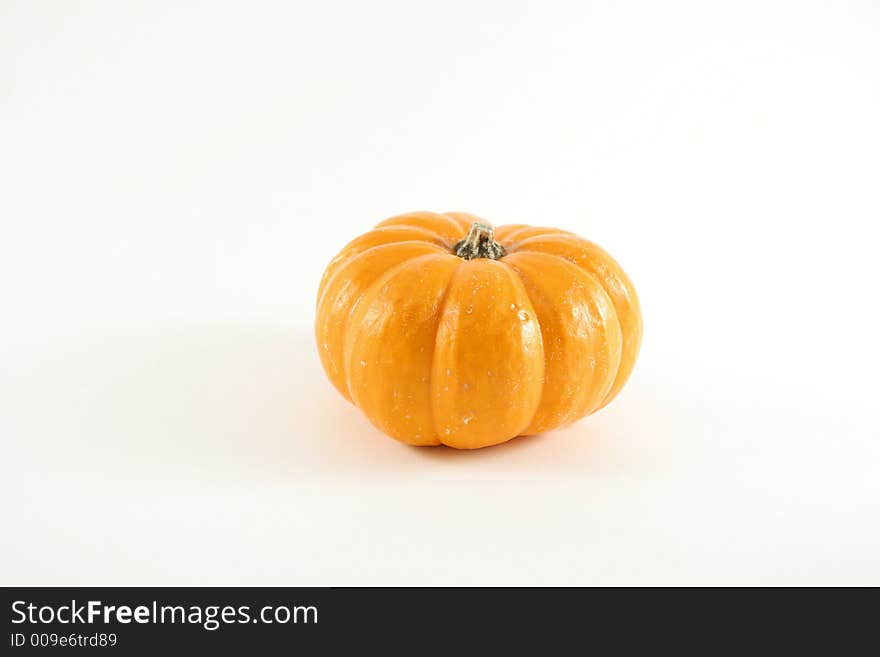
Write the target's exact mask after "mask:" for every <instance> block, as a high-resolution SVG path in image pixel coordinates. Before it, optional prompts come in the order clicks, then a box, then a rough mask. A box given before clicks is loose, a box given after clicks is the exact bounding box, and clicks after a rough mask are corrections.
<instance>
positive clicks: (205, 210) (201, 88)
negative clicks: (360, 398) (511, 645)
mask: <svg viewBox="0 0 880 657" xmlns="http://www.w3.org/2000/svg"><path fill="white" fill-rule="evenodd" d="M416 209H428V210H435V211H444V210H461V211H468V212H473V213H476V214H478V215H481V216H483V217H485V218H486V219H488V220H490V221H492V222H494V223H496V224H501V223H510V222H517V223H520V222H521V223H534V224H544V225H554V226H558V227H562V228H566V229H569V230H572V231H574V232H577V233H580V234H582V235H583V236H585V237H587V238H589V239H592V240H594V241H596V242H598V243H599V244H601V245H602V246H604V247H605V248H606V249H607V250H609V251H610V252H611V253H612V254H613V255H614V256H615V257H616V258H617V259H618V260H619V261H620V262H621V263H622V264H623V266H624V267H625V269H626V270H627V271H628V273H629V274H630V275H631V277H632V278H633V280H634V281H635V283H636V286H637V289H638V291H639V293H640V295H641V299H642V303H643V310H644V316H645V340H644V343H643V348H642V353H641V357H640V360H639V362H638V364H637V366H636V369H635V372H634V374H633V377H632V379H631V380H630V383H629V384H628V385H627V387H626V388H625V389H624V391H623V393H622V394H621V395H620V397H618V399H617V400H616V401H615V403H614V404H612V405H611V406H610V407H608V408H607V409H605V410H604V411H602V412H600V413H599V414H597V415H595V416H593V417H591V418H588V419H586V420H584V421H581V422H580V423H578V424H576V425H574V426H572V427H570V428H568V429H565V430H562V431H557V432H554V433H550V434H547V435H544V436H540V437H535V438H526V439H518V440H514V441H512V442H510V443H508V444H506V445H504V446H501V447H496V448H490V449H485V450H480V451H477V452H456V451H454V450H450V449H445V448H437V449H416V448H410V447H407V446H404V445H401V444H398V443H396V442H394V441H392V440H390V439H388V438H386V437H384V436H383V435H381V434H380V433H378V432H377V431H376V430H374V429H373V428H372V427H371V426H370V425H369V424H368V422H367V421H366V420H365V419H364V418H363V417H362V416H361V415H360V413H359V412H358V411H357V410H356V409H355V408H354V407H352V406H350V405H349V404H348V403H347V402H345V401H344V400H343V399H342V398H341V397H340V396H339V395H338V394H337V393H336V392H335V391H334V390H333V389H332V387H331V386H330V384H329V383H328V382H327V380H326V378H325V377H324V374H323V371H322V370H321V368H320V364H319V362H318V358H317V354H316V350H315V347H314V344H313V338H312V333H311V331H312V322H313V319H314V301H315V296H316V291H317V285H318V281H319V279H320V276H321V273H322V271H323V269H324V266H325V265H326V263H327V261H328V260H329V259H330V258H331V257H332V256H333V255H334V254H335V253H336V251H338V250H339V249H340V248H341V247H342V246H343V245H344V244H345V243H346V242H347V241H348V240H350V239H351V238H353V237H355V236H356V235H357V234H359V233H361V232H364V231H365V230H367V229H369V228H370V227H371V226H372V225H373V224H374V223H376V222H377V221H379V220H381V219H383V218H386V217H388V216H391V215H394V214H397V213H400V212H404V211H409V210H416ZM878 225H880V5H878V3H876V2H872V1H871V0H865V1H864V2H841V1H838V0H834V1H831V0H829V1H827V2H802V1H794V0H793V1H791V2H784V1H768V0H759V1H754V2H725V3H720V2H701V1H697V0H694V1H693V2H685V1H673V2H662V3H660V2H647V1H646V2H619V1H615V2H611V1H609V2H594V3H587V2H550V1H547V0H541V1H537V2H520V1H510V0H506V1H503V2H501V1H498V2H490V1H475V0H466V1H462V2H458V1H450V0H445V1H444V2H435V3H423V2H391V1H387V0H386V1H382V2H377V1H373V2H355V1H354V0H352V1H349V2H340V1H332V0H331V1H327V2H318V1H313V2H305V1H303V0H299V1H295V2H277V3H265V2H239V3H217V2H204V3H194V2H183V3H181V2H168V3H161V2H155V1H144V2H124V3H120V2H111V1H107V2H76V3H73V2H60V1H59V2H24V1H22V2H12V1H10V0H4V1H3V2H2V3H0V281H2V285H0V309H2V310H0V440H2V458H0V496H2V498H0V499H2V502H0V504H2V508H0V527H2V529H0V583H3V584H74V583H76V584H261V585H268V584H278V585H282V584H283V585H296V584H301V585H326V584H880V556H878V555H880V476H878V472H880V421H878V411H880V404H878V391H880V390H878V385H877V372H878V367H880V362H878V360H880V359H878V347H877V334H878V329H880V326H878V319H880V313H878V293H877V284H878V281H880V266H878V264H877V261H878V255H877V254H878V248H880V243H878V239H880V232H878V228H877V227H878Z"/></svg>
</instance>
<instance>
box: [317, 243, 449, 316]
mask: <svg viewBox="0 0 880 657" xmlns="http://www.w3.org/2000/svg"><path fill="white" fill-rule="evenodd" d="M395 227H396V226H395ZM409 243H414V244H426V245H428V246H433V247H435V248H436V249H437V251H438V252H439V253H448V251H447V250H446V249H445V248H443V246H441V245H439V244H436V243H434V242H429V241H427V240H400V241H399V242H385V243H384V244H376V245H375V246H371V247H369V248H367V249H364V250H363V251H357V252H356V253H353V254H351V257H347V258H344V259H342V260H341V261H340V262H339V268H338V269H337V270H336V271H334V272H333V273H332V274H331V275H330V276H329V277H328V278H327V280H326V281H324V282H323V283H322V284H321V287H320V288H319V291H318V304H317V306H318V307H320V306H321V303H322V302H323V301H324V296H325V295H326V293H327V290H328V289H329V288H330V284H331V283H332V282H333V281H334V280H335V279H336V277H337V276H339V274H340V273H341V272H343V271H345V269H346V267H349V266H350V265H351V264H352V263H353V262H354V261H355V260H357V259H359V258H361V257H363V256H364V255H366V254H368V253H373V252H375V251H376V250H377V249H383V248H387V247H391V246H396V245H398V244H409ZM383 274H384V272H383Z"/></svg>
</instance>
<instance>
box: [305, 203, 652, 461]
mask: <svg viewBox="0 0 880 657" xmlns="http://www.w3.org/2000/svg"><path fill="white" fill-rule="evenodd" d="M315 335H316V339H317V343H318V351H319V352H320V355H321V362H322V363H323V365H324V369H325V370H326V372H327V375H328V377H329V378H330V380H331V381H332V382H333V385H335V386H336V388H337V389H338V390H339V392H341V393H342V394H343V395H344V396H345V397H346V398H347V399H349V400H350V401H352V402H353V403H354V404H356V405H357V406H358V407H360V409H361V410H362V411H363V412H364V413H365V414H366V415H367V417H368V418H369V419H370V421H371V422H372V423H373V424H374V425H376V426H377V427H378V428H379V429H381V430H382V431H384V432H385V433H387V434H388V435H389V436H391V437H393V438H396V439H397V440H400V441H403V442H405V443H409V444H412V445H439V444H445V445H449V446H451V447H457V448H464V449H471V448H477V447H486V446H488V445H495V444H498V443H503V442H505V441H507V440H510V439H511V438H513V437H515V436H518V435H529V434H536V433H540V432H543V431H547V430H549V429H553V428H556V427H559V426H563V425H566V424H569V423H571V422H574V421H575V420H578V419H580V418H582V417H584V416H586V415H589V414H590V413H593V412H594V411H596V410H598V409H600V408H602V407H603V406H604V405H606V404H607V403H608V402H610V401H611V400H612V399H613V398H614V397H615V395H617V393H618V392H620V389H621V387H622V386H623V384H624V383H625V382H626V380H627V378H628V377H629V375H630V372H631V371H632V369H633V365H634V363H635V360H636V355H637V353H638V351H639V343H640V341H641V337H642V317H641V312H640V310H639V302H638V298H637V297H636V293H635V290H634V289H633V285H632V283H631V282H630V280H629V278H628V277H627V275H626V274H625V273H624V272H623V270H622V269H621V268H620V266H619V265H618V264H617V263H616V262H615V261H614V260H613V259H612V258H611V256H609V255H608V254H607V253H605V251H603V250H602V249H600V248H599V247H598V246H596V245H595V244H593V243H592V242H588V241H587V240H585V239H583V238H580V237H578V236H577V235H574V234H572V233H568V232H566V231H563V230H558V229H556V228H539V227H533V226H525V225H518V224H517V225H514V224H511V225H507V226H499V227H498V228H497V229H493V228H492V227H491V226H490V225H489V224H487V223H486V222H484V221H483V220H482V219H479V218H478V217H475V216H473V215H468V214H464V213H458V212H448V213H445V214H435V213H432V212H413V213H409V214H403V215H400V216H397V217H392V218H391V219H387V220H385V221H383V222H381V223H379V224H378V225H377V226H376V228H375V229H373V230H371V231H370V232H368V233H365V234H364V235H361V236H360V237H358V238H357V239H355V240H353V241H352V242H350V243H349V244H348V245H347V246H346V247H345V248H344V249H342V251H341V252H340V253H339V254H338V255H337V256H336V257H335V258H334V259H333V260H332V261H331V262H330V264H329V266H328V267H327V270H326V272H325V273H324V277H323V280H322V281H321V286H320V290H319V292H318V306H317V317H316V325H315Z"/></svg>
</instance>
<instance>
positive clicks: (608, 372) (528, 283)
mask: <svg viewBox="0 0 880 657" xmlns="http://www.w3.org/2000/svg"><path fill="white" fill-rule="evenodd" d="M523 258H525V260H523ZM542 261H544V262H543V263H542ZM548 262H549V263H556V265H555V266H557V267H559V268H560V269H559V271H560V272H568V273H570V274H571V276H572V281H573V282H574V283H575V284H577V278H578V277H584V278H586V279H589V280H590V281H592V283H593V285H594V288H595V289H594V290H593V292H592V293H590V292H588V291H587V292H585V293H584V296H583V297H582V302H583V303H585V304H586V305H588V306H594V305H597V306H600V307H602V306H604V307H605V309H606V315H600V319H601V323H602V324H605V325H608V324H609V323H613V325H614V326H615V327H616V328H615V329H611V332H612V333H614V332H615V331H616V333H617V335H618V336H620V337H619V345H618V349H617V352H616V355H615V353H613V352H612V351H611V350H610V348H609V347H608V345H607V341H608V338H609V336H608V330H603V331H602V333H603V336H602V338H601V340H602V341H604V342H605V343H606V344H605V345H602V344H601V342H598V341H597V342H596V343H592V344H591V350H590V358H593V357H596V356H600V355H607V356H609V357H610V360H608V361H607V362H608V365H607V368H606V369H605V371H604V372H603V373H601V374H600V375H599V376H600V378H598V379H593V380H591V381H590V383H591V386H593V387H595V386H597V385H598V386H599V390H600V391H601V396H600V397H598V398H596V396H595V395H589V396H587V397H585V398H583V399H581V400H580V402H578V403H577V404H576V405H572V402H569V408H567V409H566V410H565V412H564V413H563V414H562V415H559V414H558V413H559V409H556V413H555V414H554V415H555V420H551V419H550V418H551V417H553V416H548V417H544V418H542V420H543V421H542V423H541V428H540V429H538V430H535V421H536V419H537V418H538V417H539V416H540V415H541V414H544V415H546V414H547V413H548V412H549V408H548V407H545V406H544V404H545V402H546V403H547V404H552V403H555V404H558V403H559V400H558V399H557V400H549V399H548V398H547V390H548V389H547V385H548V381H547V380H546V378H545V380H544V387H543V388H542V390H541V399H540V401H539V404H538V409H537V410H536V411H535V415H534V417H533V418H532V421H531V422H530V423H529V426H528V427H527V428H526V435H533V434H535V433H543V432H544V431H551V430H553V429H556V428H559V427H562V426H567V425H569V424H571V423H573V422H577V421H578V420H580V419H582V418H584V417H587V416H589V415H592V414H593V413H594V412H596V411H597V410H598V409H599V408H601V406H602V404H603V403H604V400H605V399H606V397H607V394H608V392H609V391H610V390H611V387H612V386H613V384H614V381H615V380H616V378H617V373H618V370H619V368H620V357H621V352H622V347H623V339H622V336H623V332H622V327H621V325H620V321H619V319H618V317H617V312H616V310H615V308H614V304H613V301H612V300H611V298H610V296H609V295H608V293H607V292H606V291H605V288H604V287H603V286H602V283H601V281H600V280H598V279H597V278H596V277H595V276H593V275H592V274H590V272H588V271H586V270H584V269H583V268H581V267H578V266H577V265H575V264H574V263H572V262H570V261H568V260H566V259H565V258H560V257H558V256H557V255H554V254H551V253H541V252H537V251H520V252H518V253H515V254H511V258H510V260H509V261H508V262H507V263H505V264H507V265H508V266H509V267H510V268H511V269H513V270H514V271H515V272H516V274H517V275H518V276H519V277H520V279H522V280H523V284H524V286H525V288H526V292H527V294H528V296H529V299H530V300H532V305H533V306H534V307H535V309H536V313H538V314H537V317H536V319H537V321H538V323H539V325H541V314H540V313H539V312H538V308H539V307H541V308H543V309H544V312H551V313H553V312H554V308H555V307H556V305H557V302H559V300H560V299H557V298H554V296H553V293H552V290H553V286H552V285H551V286H549V287H548V286H546V285H544V281H543V280H542V277H541V274H540V271H541V269H542V267H546V266H547V264H548ZM533 292H534V293H536V294H538V295H541V296H542V297H543V299H540V300H539V301H540V303H536V302H535V300H534V299H533V295H532V293H533ZM596 293H599V294H601V295H602V297H604V299H602V300H601V301H600V300H598V299H596V298H595V294H596ZM563 301H564V299H563ZM548 302H549V304H548ZM548 305H549V306H550V308H548V307H547V306H548ZM548 319H552V316H551V317H548ZM559 322H560V323H561V324H562V326H561V327H556V329H555V330H560V328H561V330H562V331H563V332H564V333H568V331H567V330H566V328H567V327H566V323H567V320H566V319H565V316H564V315H561V319H560V320H559ZM554 324H555V322H553V321H551V322H550V324H548V325H547V327H546V330H548V331H550V330H551V329H550V327H551V326H553V325H554ZM544 331H545V327H544V326H543V325H542V338H547V337H548V336H546V335H544ZM571 348H572V347H571V346H568V347H566V349H565V351H568V350H569V349H571ZM551 355H552V349H548V348H547V346H546V339H545V347H544V364H545V377H546V373H547V372H548V371H551V370H552V369H553V368H552V366H551V365H549V364H548V362H549V359H550V358H551ZM614 361H616V362H614ZM554 383H555V382H554ZM581 385H582V384H581V383H579V384H578V388H579V389H580V388H581ZM581 405H582V406H581ZM579 406H581V408H578V407H579ZM563 408H564V406H563Z"/></svg>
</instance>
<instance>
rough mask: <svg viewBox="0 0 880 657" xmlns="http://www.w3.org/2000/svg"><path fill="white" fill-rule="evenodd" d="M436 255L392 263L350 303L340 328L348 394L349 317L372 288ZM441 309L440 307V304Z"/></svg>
mask: <svg viewBox="0 0 880 657" xmlns="http://www.w3.org/2000/svg"><path fill="white" fill-rule="evenodd" d="M395 244H399V242H395ZM438 250H439V252H440V253H443V254H445V253H446V251H444V250H443V249H442V248H440V247H438ZM436 255H437V254H436V253H424V254H422V255H418V256H415V257H414V258H407V259H404V260H402V261H401V262H399V263H397V264H396V265H394V266H392V267H390V268H388V269H386V270H385V271H384V272H382V274H380V275H379V277H378V278H376V279H375V280H374V281H373V282H372V283H370V284H369V285H367V286H366V287H365V288H364V289H363V292H362V293H361V294H360V295H359V296H358V298H357V300H356V301H355V302H354V303H353V304H352V306H351V308H350V309H349V311H348V314H347V315H346V317H345V318H344V320H343V321H344V325H343V326H342V328H341V331H342V342H343V344H344V345H345V348H344V350H343V366H342V369H343V374H345V387H346V388H347V389H348V391H349V395H351V381H350V378H351V362H352V357H351V348H350V346H349V330H348V329H349V326H348V325H349V321H350V320H351V317H352V316H353V315H354V314H355V312H356V310H357V308H358V306H359V305H360V303H361V301H363V299H364V298H365V297H367V296H368V295H370V294H371V293H372V292H373V290H374V289H376V288H377V287H378V286H379V285H380V284H384V283H385V281H387V280H390V279H391V278H393V277H394V276H396V275H397V274H398V273H399V272H400V270H401V269H403V268H405V267H407V266H409V265H411V264H412V263H414V262H416V261H417V260H421V259H422V258H428V257H434V256H436ZM453 257H454V256H453ZM448 289H449V288H448V285H447V288H446V290H444V292H443V302H445V300H446V294H447V292H448ZM441 309H442V306H441ZM437 316H438V321H439V317H440V313H439V312H438V315H437ZM432 348H433V346H432ZM432 362H433V354H432ZM428 378H429V380H428V384H429V385H430V374H429V375H428ZM352 401H353V402H354V404H355V406H357V407H358V408H360V404H359V403H358V401H357V399H355V398H354V397H353V396H352ZM433 410H434V409H433V407H432V408H431V412H432V414H433ZM432 425H433V418H432Z"/></svg>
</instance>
